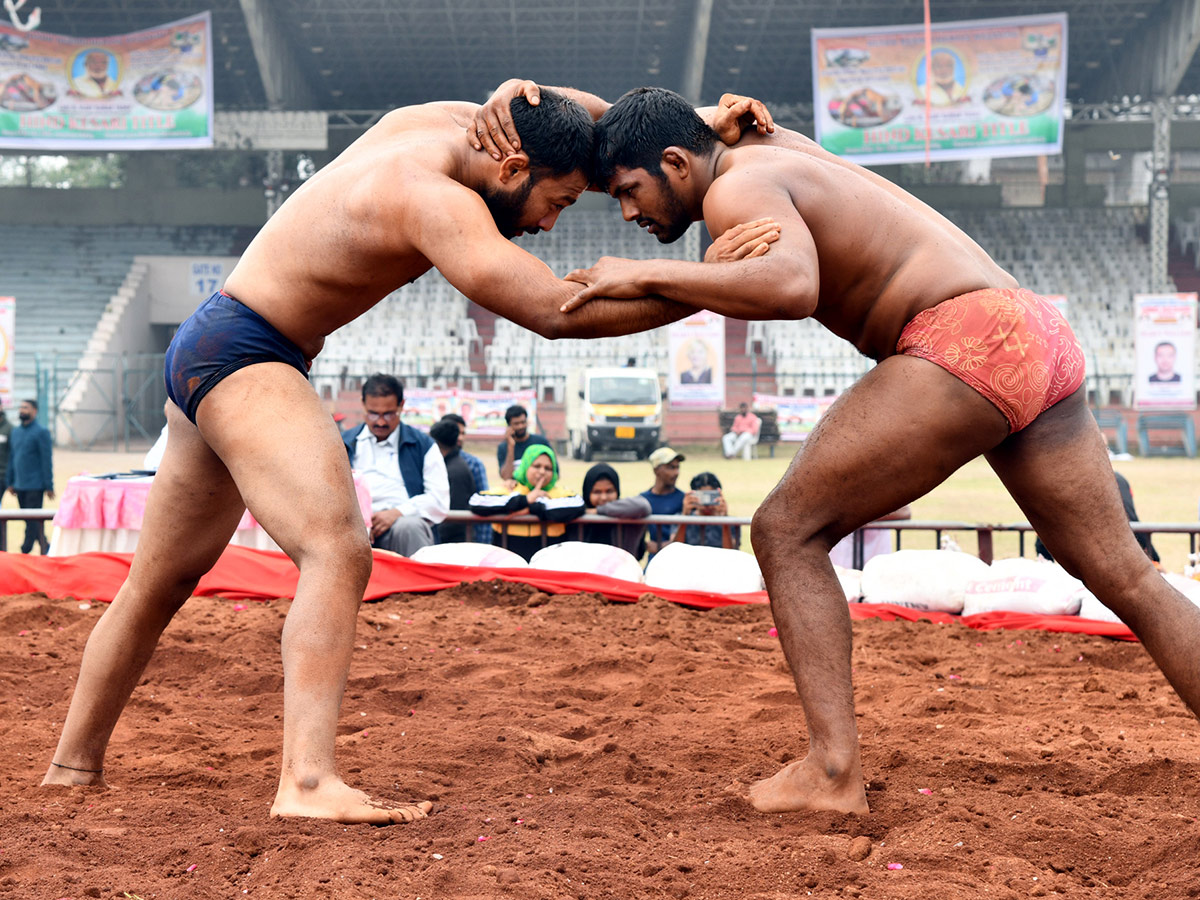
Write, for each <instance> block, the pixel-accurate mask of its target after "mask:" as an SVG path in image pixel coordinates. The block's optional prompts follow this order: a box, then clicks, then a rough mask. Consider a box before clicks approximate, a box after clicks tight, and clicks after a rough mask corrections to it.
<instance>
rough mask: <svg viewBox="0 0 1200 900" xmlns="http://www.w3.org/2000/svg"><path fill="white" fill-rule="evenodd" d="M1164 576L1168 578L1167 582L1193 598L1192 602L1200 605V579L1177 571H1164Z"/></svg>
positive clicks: (1190, 598) (1184, 594)
mask: <svg viewBox="0 0 1200 900" xmlns="http://www.w3.org/2000/svg"><path fill="white" fill-rule="evenodd" d="M1163 578H1165V579H1167V584H1169V585H1171V587H1173V588H1175V590H1177V591H1179V593H1181V594H1183V596H1185V597H1187V598H1188V599H1189V600H1191V601H1192V603H1194V604H1195V605H1196V606H1200V581H1197V580H1196V579H1195V578H1189V577H1188V576H1186V575H1179V574H1177V573H1175V572H1163Z"/></svg>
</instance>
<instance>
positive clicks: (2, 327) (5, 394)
mask: <svg viewBox="0 0 1200 900" xmlns="http://www.w3.org/2000/svg"><path fill="white" fill-rule="evenodd" d="M16 321H17V298H16V297H0V408H2V409H11V408H12V405H13V369H14V368H15V366H16V364H15V363H14V362H13V331H14V330H15V329H16ZM0 451H2V452H7V451H8V448H7V447H0Z"/></svg>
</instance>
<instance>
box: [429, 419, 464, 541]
mask: <svg viewBox="0 0 1200 900" xmlns="http://www.w3.org/2000/svg"><path fill="white" fill-rule="evenodd" d="M429 436H430V437H431V438H433V440H434V443H436V444H437V446H438V450H440V451H441V453H442V461H443V462H444V463H445V464H446V478H447V480H448V481H449V482H450V508H451V509H469V508H470V506H469V503H470V500H471V495H472V494H474V493H475V476H474V475H472V474H471V470H470V468H469V467H468V466H467V462H466V460H464V459H463V457H462V451H461V450H459V449H458V423H457V422H451V421H449V420H447V419H442V421H440V422H437V423H435V424H434V426H433V427H432V428H430V429H429ZM473 527H474V526H473V525H470V524H468V523H467V522H442V523H441V524H440V525H438V527H437V541H438V543H439V544H457V543H462V542H463V541H465V540H467V534H468V530H469V529H471V528H473Z"/></svg>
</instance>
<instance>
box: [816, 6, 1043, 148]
mask: <svg viewBox="0 0 1200 900" xmlns="http://www.w3.org/2000/svg"><path fill="white" fill-rule="evenodd" d="M932 35H933V41H932V53H931V54H930V56H931V58H930V63H929V66H928V67H926V65H925V27H924V25H923V24H914V25H902V26H895V27H876V26H870V27H861V28H814V29H813V30H812V67H813V119H814V126H815V129H816V139H817V142H818V143H819V144H821V146H823V147H824V148H825V149H826V150H829V151H830V152H831V153H836V154H838V155H839V156H844V157H847V158H851V159H853V160H854V161H855V162H858V163H861V164H863V165H873V164H883V163H902V162H924V160H925V139H926V118H925V117H926V98H927V97H928V101H929V157H930V159H932V160H952V159H971V158H974V157H997V156H1044V155H1048V154H1055V153H1060V152H1061V151H1062V136H1063V97H1064V91H1065V87H1066V74H1067V16H1066V14H1065V13H1055V14H1051V15H1035V16H1014V17H1011V18H1003V19H978V20H973V21H964V22H935V23H934V24H933V28H932ZM927 68H928V70H929V77H928V78H927V77H926V69H927ZM927 80H928V81H930V82H932V83H931V84H930V85H929V86H928V89H927V88H926V81H927Z"/></svg>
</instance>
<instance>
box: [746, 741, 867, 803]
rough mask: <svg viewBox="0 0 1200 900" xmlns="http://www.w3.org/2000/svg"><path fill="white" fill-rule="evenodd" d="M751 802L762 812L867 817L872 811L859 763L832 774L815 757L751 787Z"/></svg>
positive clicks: (799, 761) (791, 766) (800, 761)
mask: <svg viewBox="0 0 1200 900" xmlns="http://www.w3.org/2000/svg"><path fill="white" fill-rule="evenodd" d="M750 803H751V804H753V806H754V808H755V809H757V810H758V811H759V812H795V811H798V810H829V811H832V812H842V813H858V814H859V815H865V814H867V813H869V812H870V811H871V810H870V808H869V807H868V806H867V792H866V791H865V790H864V789H863V781H862V766H861V765H860V764H859V762H858V761H857V760H855V762H854V763H853V765H851V766H849V767H847V768H846V769H845V770H844V771H842V772H840V773H835V774H830V772H829V769H828V768H827V767H824V766H821V765H819V764H818V763H817V762H816V761H815V760H813V759H812V757H811V756H810V757H808V758H806V759H799V760H796V761H795V762H793V763H789V764H788V765H786V766H784V767H783V768H782V769H780V770H779V771H778V772H776V773H775V774H774V775H772V776H771V777H770V778H764V779H763V780H762V781H759V782H757V783H755V784H753V785H751V787H750Z"/></svg>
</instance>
